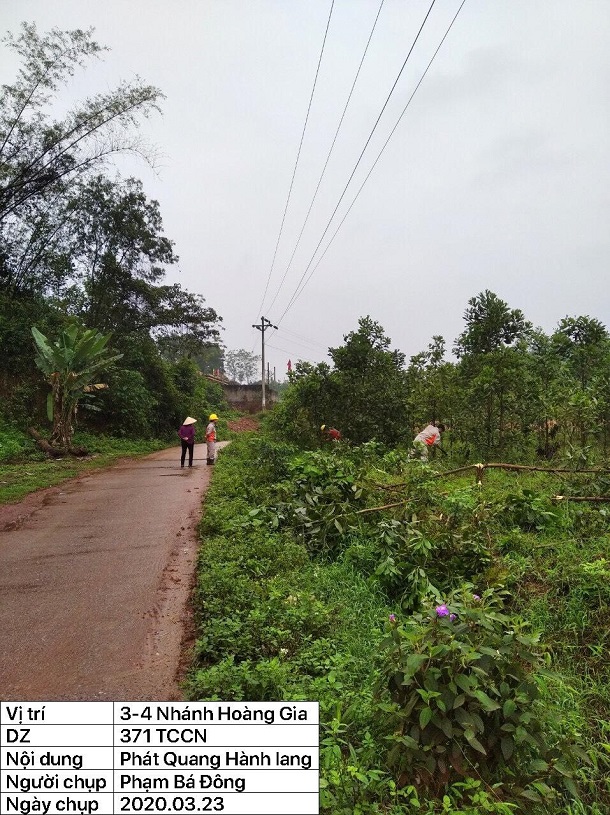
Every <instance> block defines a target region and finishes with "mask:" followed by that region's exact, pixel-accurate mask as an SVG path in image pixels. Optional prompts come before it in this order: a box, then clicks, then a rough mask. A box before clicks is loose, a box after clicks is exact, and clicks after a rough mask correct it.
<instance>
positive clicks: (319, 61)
mask: <svg viewBox="0 0 610 815" xmlns="http://www.w3.org/2000/svg"><path fill="white" fill-rule="evenodd" d="M334 5H335V0H331V4H330V12H329V14H328V20H327V22H326V30H325V32H324V39H323V40H322V49H321V50H320V57H319V59H318V67H317V68H316V75H315V77H314V80H313V87H312V89H311V96H310V97H309V104H308V106H307V114H306V116H305V123H304V125H303V132H302V133H301V141H300V143H299V149H298V151H297V158H296V161H295V163H294V170H293V171H292V180H291V181H290V188H289V190H288V197H287V198H286V206H285V207H284V214H283V215H282V223H281V224H280V231H279V234H278V236H277V241H276V244H275V251H274V253H273V260H272V261H271V267H270V269H269V274H268V275H267V283H266V285H265V291H264V293H263V299H262V300H261V304H260V306H259V307H258V313H259V314H260V313H261V311H262V310H263V303H264V302H265V297H266V296H267V289H268V288H269V281H270V280H271V274H272V272H273V267H274V265H275V258H276V256H277V250H278V247H279V245H280V239H281V237H282V232H283V230H284V221H285V220H286V213H287V212H288V204H289V203H290V197H291V195H292V188H293V186H294V179H295V176H296V174H297V167H298V166H299V158H300V156H301V148H302V147H303V139H304V138H305V131H306V129H307V122H308V121H309V112H310V110H311V103H312V101H313V95H314V93H315V90H316V84H317V82H318V74H319V73H320V65H321V64H322V55H323V54H324V46H325V44H326V36H327V34H328V29H329V26H330V18H331V17H332V13H333V7H334Z"/></svg>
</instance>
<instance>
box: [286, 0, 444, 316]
mask: <svg viewBox="0 0 610 815" xmlns="http://www.w3.org/2000/svg"><path fill="white" fill-rule="evenodd" d="M435 2H436V0H432V3H431V4H430V8H429V9H428V11H427V12H426V16H425V17H424V20H423V22H422V24H421V26H420V27H419V31H418V32H417V34H416V36H415V39H414V40H413V43H412V44H411V48H409V53H408V54H407V56H406V58H405V61H404V62H403V64H402V67H401V69H400V71H399V72H398V75H397V77H396V79H395V80H394V84H393V85H392V88H391V89H390V92H389V94H388V96H387V98H386V100H385V102H384V103H383V107H382V108H381V111H380V112H379V115H378V116H377V121H376V122H375V124H374V125H373V129H372V130H371V132H370V133H369V136H368V138H367V140H366V142H365V145H364V147H363V148H362V152H361V153H360V156H359V157H358V161H357V162H356V164H355V165H354V169H353V170H352V172H351V175H350V177H349V178H348V180H347V184H346V185H345V187H344V188H343V192H342V193H341V195H340V197H339V200H338V201H337V205H336V206H335V208H334V210H333V212H332V215H331V216H330V218H329V220H328V223H327V224H326V228H325V229H324V232H323V233H322V237H321V238H320V240H319V241H318V245H317V246H316V248H315V249H314V252H313V255H312V256H311V260H310V261H309V263H308V264H307V266H306V268H305V271H304V272H303V274H302V275H301V278H300V280H299V282H298V283H297V286H296V288H297V289H298V288H299V286H300V285H301V283H302V282H303V280H304V278H305V275H306V274H307V272H308V271H309V267H310V266H311V264H312V263H313V259H314V257H315V256H316V254H317V251H318V249H319V248H320V245H321V244H322V241H323V240H324V238H325V236H326V233H327V232H328V230H329V229H330V225H331V223H332V221H333V218H334V217H335V214H336V212H337V210H338V209H339V206H340V205H341V201H343V198H344V197H345V193H346V192H347V189H348V187H349V185H350V183H351V181H352V178H353V177H354V175H355V173H356V170H357V169H358V167H359V166H360V162H361V161H362V157H363V156H364V153H365V151H366V148H367V147H368V145H369V142H370V141H371V139H372V138H373V134H374V133H375V130H376V129H377V125H378V124H379V121H380V119H381V117H382V116H383V112H384V111H385V109H386V107H387V106H388V103H389V101H390V97H391V96H392V94H393V93H394V89H395V88H396V85H397V84H398V80H399V79H400V77H401V75H402V72H403V71H404V69H405V67H406V65H407V62H408V61H409V57H410V56H411V54H412V53H413V49H414V48H415V45H416V43H417V41H418V39H419V36H420V34H421V32H422V31H423V28H424V26H425V25H426V21H427V20H428V17H429V16H430V13H431V11H432V9H433V7H434V4H435ZM295 291H296V290H295ZM293 296H294V295H293ZM283 316H284V315H282V317H283ZM280 319H281V318H280ZM276 322H279V321H276Z"/></svg>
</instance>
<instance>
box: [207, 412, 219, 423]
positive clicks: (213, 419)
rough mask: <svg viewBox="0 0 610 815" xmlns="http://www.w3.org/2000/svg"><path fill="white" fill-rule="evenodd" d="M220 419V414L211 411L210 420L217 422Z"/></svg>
mask: <svg viewBox="0 0 610 815" xmlns="http://www.w3.org/2000/svg"><path fill="white" fill-rule="evenodd" d="M217 419H218V416H217V415H216V414H215V413H210V419H209V420H210V422H215V421H216V420H217Z"/></svg>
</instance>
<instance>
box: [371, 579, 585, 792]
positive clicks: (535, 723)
mask: <svg viewBox="0 0 610 815" xmlns="http://www.w3.org/2000/svg"><path fill="white" fill-rule="evenodd" d="M504 599H505V598H504V597H503V596H502V593H496V594H493V593H492V592H491V591H490V590H489V591H486V592H485V593H484V594H483V596H482V598H479V597H478V596H477V595H474V594H473V593H472V589H471V587H466V588H465V589H463V590H461V591H459V592H456V593H454V594H453V595H452V596H450V598H449V600H448V601H447V603H446V604H441V605H439V606H437V607H436V608H432V609H430V610H429V611H427V612H426V613H422V614H415V615H413V616H412V618H411V621H409V622H408V623H405V624H402V623H400V622H398V621H397V620H396V619H395V618H394V617H393V615H392V617H391V619H390V623H389V637H388V638H387V639H386V641H385V647H386V649H387V661H386V664H385V670H384V681H385V684H386V688H387V690H388V691H389V695H390V698H391V700H392V701H391V703H386V702H381V703H380V710H381V711H382V712H383V714H384V715H385V716H386V723H387V732H388V735H387V739H388V741H389V742H390V743H391V744H392V747H391V749H390V753H389V757H388V761H389V765H390V766H391V767H393V768H394V770H395V772H396V773H397V774H398V777H399V778H400V777H402V776H403V775H404V777H406V778H409V779H411V781H412V783H415V784H416V786H418V787H420V788H422V789H426V790H428V791H430V792H433V793H436V794H438V793H439V792H440V790H441V789H442V788H443V787H444V786H445V785H446V784H447V783H449V782H453V781H456V780H459V779H460V777H462V776H465V775H468V774H472V772H473V771H474V773H475V774H476V775H478V776H480V777H481V778H484V779H488V780H493V781H497V780H498V777H499V776H501V774H502V771H503V770H504V769H505V768H507V767H509V766H510V773H511V787H512V795H513V796H517V797H518V796H522V797H524V798H526V799H530V800H533V801H541V800H542V799H543V798H546V797H551V796H552V790H551V788H550V787H549V786H548V785H547V783H546V781H547V780H548V777H549V776H551V775H553V774H558V773H559V774H561V775H564V776H566V778H567V783H568V784H569V785H570V784H571V782H570V779H569V775H570V772H569V770H568V768H567V767H566V766H565V765H564V764H563V763H562V762H561V755H560V754H558V753H555V752H553V751H552V750H551V748H550V747H549V745H547V744H546V742H545V737H544V733H543V728H542V722H541V720H540V718H539V715H538V709H537V707H536V700H537V698H538V689H537V685H536V681H535V676H534V673H533V671H534V670H539V671H540V670H543V669H544V664H545V657H544V650H543V649H542V648H541V646H540V645H539V643H538V638H537V637H536V636H534V635H532V634H529V633H527V628H526V625H525V624H524V623H522V622H520V621H519V620H517V619H514V618H510V617H509V616H507V615H506V614H505V613H504V612H503V611H502V607H503V600H504ZM413 779H415V781H413Z"/></svg>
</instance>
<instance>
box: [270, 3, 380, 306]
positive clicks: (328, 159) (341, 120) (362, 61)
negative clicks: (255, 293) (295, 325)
mask: <svg viewBox="0 0 610 815" xmlns="http://www.w3.org/2000/svg"><path fill="white" fill-rule="evenodd" d="M384 3H385V0H381V3H380V4H379V8H378V10H377V15H376V17H375V21H374V22H373V27H372V29H371V33H370V34H369V38H368V40H367V42H366V45H365V47H364V52H363V54H362V57H361V59H360V64H359V65H358V70H357V71H356V76H355V77H354V81H353V82H352V87H351V88H350V92H349V94H348V97H347V101H346V103H345V107H344V108H343V113H342V114H341V118H340V119H339V124H338V125H337V129H336V131H335V135H334V137H333V140H332V144H331V145H330V150H329V151H328V155H327V156H326V161H325V162H324V167H323V168H322V172H321V174H320V178H319V179H318V184H317V186H316V189H315V191H314V194H313V197H312V199H311V203H310V204H309V209H308V210H307V215H306V216H305V220H304V221H303V226H302V227H301V231H300V232H299V236H298V238H297V242H296V244H295V247H294V249H293V251H292V255H291V256H290V260H289V261H288V265H287V266H286V269H285V271H284V275H283V277H282V279H281V281H280V284H279V286H278V287H277V291H276V292H275V296H274V298H273V300H272V301H271V303H270V304H269V306H268V309H267V310H268V311H271V309H272V308H273V305H274V303H275V301H276V300H277V298H278V295H279V293H280V291H281V288H282V286H283V285H284V281H285V280H286V275H287V274H288V272H289V270H290V267H291V266H292V261H293V260H294V256H295V254H296V252H297V249H298V248H299V245H300V243H301V238H302V237H303V232H304V231H305V227H306V226H307V223H308V221H309V216H310V215H311V210H312V209H313V205H314V203H315V201H316V198H317V196H318V190H319V189H320V185H321V184H322V179H323V178H324V174H325V173H326V168H327V167H328V162H329V161H330V157H331V155H332V152H333V150H334V148H335V143H336V141H337V137H338V135H339V131H340V130H341V125H342V124H343V120H344V119H345V114H346V113H347V108H348V107H349V103H350V101H351V98H352V96H353V93H354V89H355V87H356V83H357V82H358V77H359V76H360V71H361V70H362V65H363V63H364V59H365V57H366V55H367V52H368V50H369V45H370V43H371V40H372V38H373V34H374V33H375V28H376V27H377V21H378V20H379V15H380V14H381V9H382V8H383V4H384Z"/></svg>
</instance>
